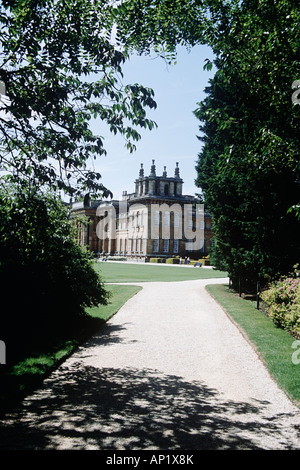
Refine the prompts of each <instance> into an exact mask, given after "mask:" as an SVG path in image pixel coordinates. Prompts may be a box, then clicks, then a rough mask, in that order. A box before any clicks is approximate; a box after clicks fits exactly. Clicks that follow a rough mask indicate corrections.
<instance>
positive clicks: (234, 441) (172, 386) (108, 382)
mask: <svg viewBox="0 0 300 470" xmlns="http://www.w3.org/2000/svg"><path fill="white" fill-rule="evenodd" d="M266 406H267V403H257V404H249V403H240V402H234V401H223V400H222V397H221V396H220V395H219V394H218V392H217V391H215V390H211V389H208V388H207V387H206V386H205V384H203V383H199V382H191V383H189V382H186V381H184V380H183V379H182V378H180V377H177V376H171V375H163V374H160V373H159V371H155V370H147V369H141V370H134V369H131V368H126V369H114V368H105V369H97V368H94V367H90V366H88V367H84V368H83V367H82V364H76V363H75V364H72V366H70V367H62V368H60V370H59V373H57V374H54V375H53V376H52V377H50V379H49V380H48V381H47V383H45V386H44V388H42V389H41V390H40V391H38V392H37V393H36V394H35V395H34V397H31V398H29V399H28V400H26V401H25V402H24V404H23V407H22V408H20V411H19V412H18V416H15V415H14V416H12V420H11V422H9V420H7V422H6V423H5V422H2V423H1V425H0V435H1V444H0V449H15V450H17V449H100V450H101V449H102V450H112V449H113V450H117V449H118V450H120V449H121V450H127V449H130V450H146V449H159V450H164V449H167V450H170V449H181V450H196V449H211V450H214V449H260V448H263V444H260V441H259V440H258V439H259V436H261V437H262V438H263V439H265V438H266V437H270V438H272V436H274V435H276V434H278V432H279V429H280V419H281V418H282V416H277V417H274V418H273V419H272V420H267V419H266V420H265V419H263V417H262V414H263V410H264V407H266ZM259 418H262V419H259Z"/></svg>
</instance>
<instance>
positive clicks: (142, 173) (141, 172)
mask: <svg viewBox="0 0 300 470" xmlns="http://www.w3.org/2000/svg"><path fill="white" fill-rule="evenodd" d="M143 176H144V168H143V164H142V163H141V168H140V178H143Z"/></svg>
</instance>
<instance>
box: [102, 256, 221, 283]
mask: <svg viewBox="0 0 300 470" xmlns="http://www.w3.org/2000/svg"><path fill="white" fill-rule="evenodd" d="M94 266H95V269H96V271H97V272H99V273H100V275H101V276H102V278H103V281H104V282H107V283H110V282H125V283H126V282H173V281H189V280H193V279H212V278H223V277H227V272H222V271H217V270H215V269H210V268H204V267H202V268H194V267H193V266H178V265H177V266H169V265H165V264H163V265H159V266H158V265H156V264H151V263H140V264H139V263H136V264H131V263H127V262H126V261H124V262H116V261H111V262H109V261H106V262H105V261H100V262H96V263H95V265H94Z"/></svg>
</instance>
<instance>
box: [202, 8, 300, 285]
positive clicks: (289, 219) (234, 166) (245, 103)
mask: <svg viewBox="0 0 300 470" xmlns="http://www.w3.org/2000/svg"><path fill="white" fill-rule="evenodd" d="M221 3H222V2H221ZM231 5H233V6H231V7H230V6H228V5H227V8H226V9H224V11H223V13H222V14H221V13H220V10H218V11H219V13H218V14H219V20H218V21H216V18H212V22H214V23H213V24H214V26H213V28H212V31H213V33H212V39H211V45H212V47H213V50H214V53H215V56H216V60H215V66H216V68H217V72H216V74H215V76H214V78H213V79H212V80H211V81H210V83H209V86H208V87H207V89H206V94H207V96H206V98H205V99H204V100H203V101H202V102H201V103H199V104H198V109H197V110H196V111H195V115H196V117H197V118H198V119H199V120H200V121H201V125H200V130H201V136H200V137H199V139H200V140H201V141H202V142H203V143H204V145H203V147H202V150H201V152H200V153H199V155H198V161H197V166H196V169H197V175H198V176H197V180H196V184H197V185H198V186H199V187H201V188H202V190H203V194H204V197H205V205H206V207H207V208H208V209H209V210H210V212H211V213H212V216H213V219H214V230H215V235H216V237H215V240H216V242H215V247H214V249H213V252H212V253H211V258H212V262H213V264H214V265H215V266H216V267H217V268H219V269H222V270H224V269H226V270H228V271H229V273H230V275H231V277H232V280H233V285H234V287H237V285H238V282H239V281H242V282H244V285H245V282H247V283H248V285H249V283H250V285H252V286H254V285H255V283H256V282H257V281H258V280H260V282H261V283H263V282H264V281H267V280H268V279H273V278H276V277H277V275H278V274H279V273H280V274H287V273H288V272H289V271H290V270H291V268H292V266H293V265H295V264H296V263H297V262H298V261H299V259H300V246H299V234H300V230H299V229H300V219H299V212H298V213H297V208H299V201H300V185H299V181H300V178H299V177H300V175H299V111H300V106H299V104H297V102H293V101H292V93H293V90H292V85H293V83H294V82H295V81H296V80H297V79H299V78H300V70H299V43H300V41H299V21H300V14H299V8H298V6H296V3H295V2H293V1H287V0H279V1H277V2H273V1H271V2H270V1H266V0H255V1H244V2H238V3H235V2H232V3H231Z"/></svg>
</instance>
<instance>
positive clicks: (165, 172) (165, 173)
mask: <svg viewBox="0 0 300 470" xmlns="http://www.w3.org/2000/svg"><path fill="white" fill-rule="evenodd" d="M163 177H164V178H166V177H167V167H166V166H164V171H163Z"/></svg>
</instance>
